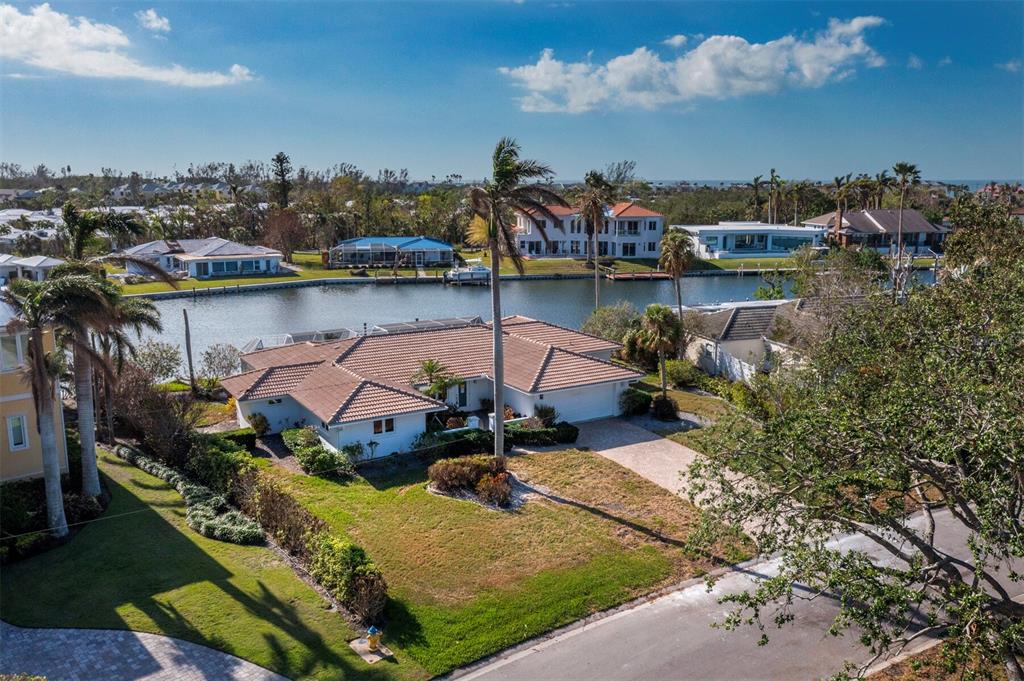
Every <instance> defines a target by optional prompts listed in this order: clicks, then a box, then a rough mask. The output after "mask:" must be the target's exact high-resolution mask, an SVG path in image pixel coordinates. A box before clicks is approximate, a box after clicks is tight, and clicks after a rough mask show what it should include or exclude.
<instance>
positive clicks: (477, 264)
mask: <svg viewBox="0 0 1024 681" xmlns="http://www.w3.org/2000/svg"><path fill="white" fill-rule="evenodd" d="M444 280H445V282H446V283H448V284H458V285H462V284H476V285H478V286H486V285H487V284H489V283H490V282H491V268H490V267H487V266H485V265H484V264H483V261H482V260H467V261H466V264H465V265H463V266H462V267H453V268H451V269H450V270H448V271H447V272H445V273H444Z"/></svg>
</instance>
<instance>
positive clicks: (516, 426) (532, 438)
mask: <svg viewBox="0 0 1024 681" xmlns="http://www.w3.org/2000/svg"><path fill="white" fill-rule="evenodd" d="M579 434H580V429H579V428H577V427H576V426H574V425H572V424H571V423H569V422H567V421H562V422H561V423H556V424H555V425H554V426H552V427H545V426H544V425H543V421H541V420H540V419H539V418H537V419H536V422H535V423H534V419H527V420H526V421H524V422H523V423H513V424H510V425H508V426H505V439H506V440H508V441H510V442H511V443H512V444H513V445H519V446H522V445H534V446H545V445H557V444H571V443H573V442H576V438H577V437H579Z"/></svg>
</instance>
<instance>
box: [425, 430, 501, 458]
mask: <svg viewBox="0 0 1024 681" xmlns="http://www.w3.org/2000/svg"><path fill="white" fill-rule="evenodd" d="M511 446H512V443H510V442H508V441H507V440H506V442H505V448H506V450H507V449H509V448H510V447H511ZM412 449H413V451H414V452H415V453H416V455H417V456H418V457H420V458H421V459H422V460H424V461H436V460H437V459H444V458H450V457H454V456H466V455H468V454H483V453H490V452H493V451H494V434H493V433H491V432H490V431H488V430H480V429H479V428H473V429H471V430H462V431H459V432H457V433H423V434H422V435H420V436H419V437H417V438H416V440H415V441H414V442H413V443H412Z"/></svg>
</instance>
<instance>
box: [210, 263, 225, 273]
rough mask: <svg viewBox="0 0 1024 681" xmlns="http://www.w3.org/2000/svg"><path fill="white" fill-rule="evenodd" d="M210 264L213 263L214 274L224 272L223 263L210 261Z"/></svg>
mask: <svg viewBox="0 0 1024 681" xmlns="http://www.w3.org/2000/svg"><path fill="white" fill-rule="evenodd" d="M212 264H213V273H214V274H223V273H224V263H222V262H215V263H212Z"/></svg>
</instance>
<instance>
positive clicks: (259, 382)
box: [243, 360, 323, 397]
mask: <svg viewBox="0 0 1024 681" xmlns="http://www.w3.org/2000/svg"><path fill="white" fill-rule="evenodd" d="M320 364H323V360H320V361H317V362H294V363H292V364H275V365H274V366H272V367H267V368H265V369H254V370H253V371H263V375H262V376H260V377H259V378H257V379H256V380H255V381H253V383H252V385H250V386H249V389H248V390H246V391H245V393H243V397H244V396H246V395H248V394H249V393H251V392H253V391H254V390H256V388H257V387H259V386H261V385H262V384H263V383H264V382H265V381H266V380H267V376H269V374H270V373H271V372H272V371H276V370H278V369H291V368H294V367H302V366H309V365H320ZM306 375H307V376H308V375H309V374H306Z"/></svg>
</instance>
